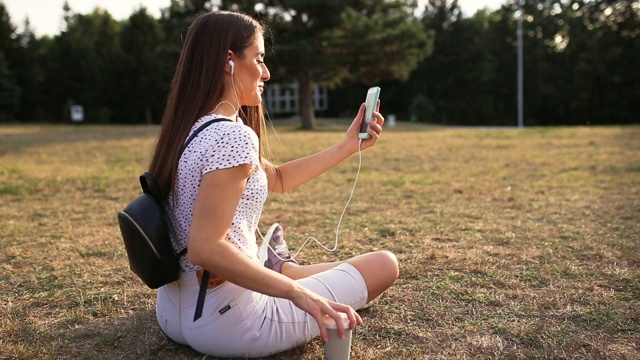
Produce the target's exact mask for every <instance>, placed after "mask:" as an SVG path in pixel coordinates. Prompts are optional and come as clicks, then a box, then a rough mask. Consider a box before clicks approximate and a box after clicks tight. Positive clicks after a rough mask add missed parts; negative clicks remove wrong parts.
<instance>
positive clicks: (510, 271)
mask: <svg viewBox="0 0 640 360" xmlns="http://www.w3.org/2000/svg"><path fill="white" fill-rule="evenodd" d="M276 128H277V134H278V135H277V136H274V135H273V134H270V137H269V138H270V143H271V148H272V151H273V153H274V156H275V158H276V160H277V161H278V162H284V161H287V160H290V159H293V158H296V157H299V156H302V155H305V154H308V153H310V152H314V151H317V150H320V149H322V148H324V147H326V146H328V145H330V144H332V143H333V142H335V141H337V139H339V138H340V137H341V136H342V134H343V132H342V130H335V128H334V127H325V128H323V130H322V131H316V132H299V131H295V130H294V129H293V128H289V127H286V126H280V127H276ZM157 131H158V128H157V127H145V126H133V127H118V126H2V127H0V201H1V205H0V358H2V359H14V358H15V359H36V358H37V359H54V358H55V359H61V358H65V359H69V358H78V359H80V358H81V359H103V358H113V359H145V358H146V359H152V358H153V359H201V358H203V356H202V355H201V354H198V353H196V352H194V351H192V350H190V349H188V348H186V347H183V346H180V345H177V344H175V343H173V342H172V341H171V340H168V339H167V338H166V337H165V336H164V335H163V334H162V333H161V331H160V330H159V327H158V326H157V323H156V320H155V312H154V307H155V292H154V291H152V290H149V289H147V288H145V287H144V285H143V284H142V283H141V282H140V281H139V280H138V279H137V278H136V277H135V276H134V275H133V274H132V273H131V272H130V271H129V269H128V265H127V259H126V254H125V252H124V249H123V245H122V242H121V239H120V237H119V230H118V227H117V222H116V213H117V212H118V211H119V210H121V209H122V208H123V207H124V206H125V205H126V203H128V202H129V201H130V200H132V199H133V198H134V197H135V196H137V194H138V193H139V185H138V183H137V176H138V175H139V173H141V172H142V171H143V170H144V169H145V168H146V165H147V163H148V160H149V158H150V154H151V151H152V147H153V144H154V140H155V136H156V134H157ZM362 163H363V164H362V172H361V174H360V179H359V182H358V186H357V188H356V191H355V195H354V199H353V201H352V203H351V205H350V207H349V209H348V211H347V214H346V215H345V219H344V221H343V224H342V228H341V232H340V243H339V247H338V251H337V252H336V253H327V252H325V251H323V250H321V249H320V248H319V247H318V246H315V245H309V247H307V248H305V250H303V252H302V254H301V255H300V258H301V259H302V260H303V261H304V262H317V261H323V260H335V259H344V258H345V257H348V256H351V255H354V254H358V253H361V252H366V251H370V250H375V249H388V250H391V251H393V252H394V253H395V254H396V255H397V256H398V259H399V260H400V262H401V275H400V279H399V280H398V281H397V283H396V284H395V285H394V286H393V287H392V288H391V289H390V290H389V291H388V292H387V293H385V294H384V295H383V296H382V297H381V298H380V299H379V300H378V301H377V302H376V303H375V304H374V306H372V307H370V308H368V309H366V310H363V311H361V314H362V316H363V318H364V321H365V322H364V324H363V325H362V326H360V327H359V328H358V329H357V331H356V333H355V334H354V340H353V346H352V358H353V359H399V358H401V359H463V358H464V359H471V358H474V359H493V358H497V359H531V358H533V359H550V358H554V359H567V358H575V359H637V358H640V282H639V281H640V280H639V279H640V127H637V126H635V127H575V128H535V129H526V130H524V131H518V130H513V129H453V128H436V127H427V126H421V125H416V124H400V125H399V126H398V127H396V128H394V129H389V130H388V131H387V132H385V133H384V134H383V138H382V139H381V141H380V142H379V144H378V146H376V148H374V149H370V150H367V151H365V152H364V153H363V159H362ZM357 165H358V159H357V156H354V157H352V158H350V159H348V160H347V161H345V162H344V163H342V164H341V165H339V166H338V167H337V168H335V169H334V170H332V171H331V172H329V173H327V174H325V175H322V176H321V177H320V178H319V179H317V180H316V181H314V182H312V183H310V184H307V185H305V186H304V187H302V188H300V189H296V190H294V191H292V192H290V193H288V194H287V195H284V196H283V195H272V196H271V197H270V199H269V200H268V203H267V206H266V208H265V212H264V215H263V221H262V224H261V230H262V231H263V232H264V231H266V229H267V228H268V226H269V225H270V224H271V223H272V222H276V221H277V222H280V223H282V224H283V225H284V227H285V232H286V234H287V239H288V242H289V244H290V245H291V246H292V248H294V249H295V248H296V247H298V246H300V245H301V243H302V242H303V241H304V240H305V239H306V238H307V236H315V237H317V238H318V239H321V240H323V241H324V242H325V243H327V244H329V245H332V242H333V239H334V231H335V227H336V224H337V221H338V218H339V215H340V212H341V211H342V208H343V206H344V204H345V202H346V200H347V198H348V195H349V191H350V190H351V186H352V184H353V181H354V177H355V174H356V169H357ZM359 213H366V215H364V216H362V215H359ZM321 356H322V347H321V342H320V340H319V339H316V340H314V341H312V342H311V343H309V344H307V345H305V346H303V347H300V348H297V349H294V350H292V351H290V352H288V353H285V354H282V355H279V356H276V357H273V359H319V358H321Z"/></svg>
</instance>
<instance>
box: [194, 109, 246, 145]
mask: <svg viewBox="0 0 640 360" xmlns="http://www.w3.org/2000/svg"><path fill="white" fill-rule="evenodd" d="M212 120H218V121H217V122H213V123H211V124H208V125H207V127H206V128H204V129H202V130H201V132H200V134H198V137H202V138H203V139H205V138H206V139H208V140H209V141H210V140H214V141H215V142H220V141H223V142H246V141H249V142H251V143H254V142H257V140H258V137H257V135H256V134H255V132H254V131H253V129H251V128H250V127H248V126H246V125H244V124H243V123H241V122H236V121H233V120H231V119H229V118H226V117H222V116H219V115H206V116H203V117H202V118H200V119H199V120H198V121H197V122H196V123H195V124H194V125H193V127H192V129H191V132H190V134H189V136H191V135H192V134H193V133H194V132H196V131H197V130H198V129H199V128H201V127H202V126H204V125H206V124H207V123H209V122H210V121H212Z"/></svg>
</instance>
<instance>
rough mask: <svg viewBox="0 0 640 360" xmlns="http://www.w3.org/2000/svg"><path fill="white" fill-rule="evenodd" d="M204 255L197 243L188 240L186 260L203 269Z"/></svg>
mask: <svg viewBox="0 0 640 360" xmlns="http://www.w3.org/2000/svg"><path fill="white" fill-rule="evenodd" d="M204 254H206V252H205V251H204V250H203V249H202V246H199V244H198V242H197V241H193V239H190V240H189V248H188V250H187V259H189V261H190V262H191V263H192V264H193V265H196V266H200V267H204V263H205V262H206V256H204Z"/></svg>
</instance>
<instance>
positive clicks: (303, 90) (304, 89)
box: [298, 72, 316, 130]
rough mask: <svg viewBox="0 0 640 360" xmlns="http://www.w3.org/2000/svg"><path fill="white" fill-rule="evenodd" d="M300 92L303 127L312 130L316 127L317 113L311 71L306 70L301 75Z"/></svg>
mask: <svg viewBox="0 0 640 360" xmlns="http://www.w3.org/2000/svg"><path fill="white" fill-rule="evenodd" d="M299 85H300V86H299V88H298V89H299V92H300V118H301V120H302V129H304V130H312V129H314V128H315V127H316V115H315V111H314V109H313V99H312V96H311V91H312V89H313V81H311V77H310V76H309V73H307V72H305V73H303V74H302V75H301V76H300V84H299Z"/></svg>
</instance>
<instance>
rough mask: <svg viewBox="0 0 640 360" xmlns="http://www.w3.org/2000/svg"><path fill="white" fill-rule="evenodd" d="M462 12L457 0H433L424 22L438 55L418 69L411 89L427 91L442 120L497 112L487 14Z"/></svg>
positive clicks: (472, 120) (478, 118)
mask: <svg viewBox="0 0 640 360" xmlns="http://www.w3.org/2000/svg"><path fill="white" fill-rule="evenodd" d="M484 14H485V13H484V12H481V13H480V15H476V17H475V18H463V17H462V12H461V9H460V7H459V6H458V2H457V1H456V0H454V1H452V2H451V3H449V2H448V1H445V0H430V1H429V2H428V3H427V4H425V8H424V11H423V18H422V22H423V24H424V27H425V29H426V31H431V32H434V33H435V34H436V35H435V47H434V55H433V56H431V57H429V58H427V59H426V60H425V61H424V62H423V63H421V65H420V66H419V68H418V69H417V70H416V71H415V72H414V75H413V77H412V82H413V83H414V84H415V85H414V86H413V87H412V88H413V92H414V93H417V94H428V99H430V100H431V101H432V102H433V105H434V106H435V110H436V113H437V114H438V118H439V120H440V122H442V123H455V124H469V125H474V124H478V123H483V122H485V121H487V119H489V118H491V117H492V116H493V111H492V107H491V105H490V104H491V102H492V101H491V100H492V99H491V96H490V95H489V92H488V90H489V88H490V83H489V78H488V77H487V74H490V71H491V69H490V68H489V65H488V59H487V52H486V49H485V44H484V43H483V37H482V33H483V25H484V24H483V22H484V18H483V16H485V15H484Z"/></svg>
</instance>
